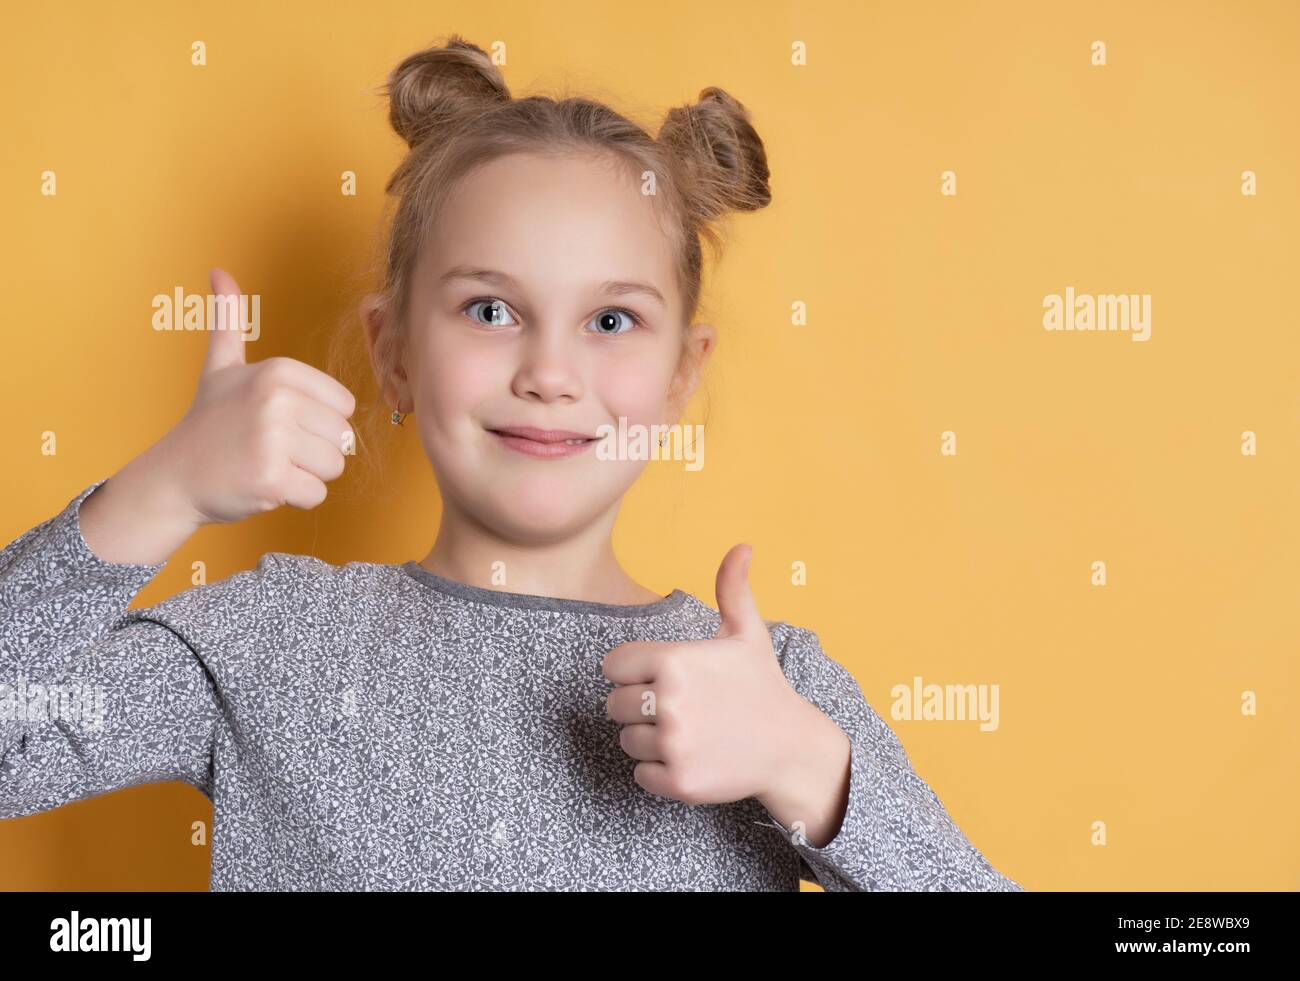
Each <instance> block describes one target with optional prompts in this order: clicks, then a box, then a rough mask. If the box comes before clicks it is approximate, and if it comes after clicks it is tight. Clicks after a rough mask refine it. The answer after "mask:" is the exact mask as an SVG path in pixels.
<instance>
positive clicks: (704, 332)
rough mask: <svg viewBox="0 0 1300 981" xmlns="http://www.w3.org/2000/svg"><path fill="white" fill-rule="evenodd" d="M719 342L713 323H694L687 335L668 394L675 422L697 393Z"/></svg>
mask: <svg viewBox="0 0 1300 981" xmlns="http://www.w3.org/2000/svg"><path fill="white" fill-rule="evenodd" d="M717 344H718V332H717V331H716V330H714V329H713V326H712V325H711V324H692V325H691V327H690V330H689V331H688V332H687V335H686V342H685V344H684V346H683V348H682V355H681V359H680V364H679V367H678V371H677V375H676V377H675V378H674V379H673V385H672V388H671V390H670V391H669V395H668V403H669V406H670V407H671V411H672V415H673V419H672V421H673V422H676V421H677V420H678V419H679V418H681V415H682V413H683V412H685V411H686V406H687V405H688V404H689V403H690V401H691V396H693V395H694V394H695V389H696V388H697V387H698V386H699V384H700V376H701V375H702V374H703V373H704V366H705V364H706V363H707V362H708V360H709V355H710V354H712V353H713V349H714V348H715V347H716V346H717Z"/></svg>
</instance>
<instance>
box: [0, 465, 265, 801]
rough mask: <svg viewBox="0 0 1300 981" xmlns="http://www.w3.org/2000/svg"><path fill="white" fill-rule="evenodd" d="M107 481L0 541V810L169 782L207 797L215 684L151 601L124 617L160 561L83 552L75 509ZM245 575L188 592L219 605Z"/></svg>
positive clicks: (217, 715)
mask: <svg viewBox="0 0 1300 981" xmlns="http://www.w3.org/2000/svg"><path fill="white" fill-rule="evenodd" d="M103 483H104V481H103V480H100V481H97V482H96V483H94V484H92V485H90V486H89V487H87V488H86V489H84V490H83V491H81V492H80V493H79V494H78V495H77V496H76V497H75V498H73V499H72V500H71V501H70V502H69V503H68V504H67V506H66V507H65V508H64V509H63V510H62V511H61V512H60V513H59V514H57V515H55V516H54V517H52V518H50V519H48V520H46V521H44V522H42V523H41V524H39V525H37V526H36V527H34V528H32V529H30V530H29V531H27V532H25V533H24V534H23V535H22V536H20V537H19V538H17V539H16V540H15V541H13V542H12V543H10V544H9V545H8V546H7V547H5V549H4V550H3V551H0V818H9V817H17V816H21V815H26V814H32V813H35V812H38V811H44V810H48V809H50V808H54V807H58V806H59V805H61V804H65V803H68V802H69V801H74V800H80V799H83V798H86V797H93V796H97V795H99V794H103V793H107V792H108V791H111V790H116V789H118V788H121V787H128V786H133V785H135V784H140V783H152V782H158V781H165V780H183V781H185V782H187V783H190V784H192V785H193V786H195V787H197V788H198V789H199V790H201V791H203V792H204V793H206V794H208V795H209V796H211V776H212V773H211V767H212V747H213V740H214V738H215V734H216V732H217V728H218V726H219V725H220V724H221V720H222V712H221V700H220V698H219V695H218V691H217V689H216V685H215V682H214V680H213V678H212V676H211V674H210V673H209V671H208V669H207V667H206V666H205V664H204V663H203V662H202V661H201V660H200V659H199V657H198V655H197V654H196V653H195V651H194V650H193V649H192V648H191V647H190V646H189V645H188V644H187V643H186V642H185V640H184V639H182V638H181V637H180V636H179V635H178V634H176V633H175V632H173V631H172V630H170V629H168V628H167V627H166V626H164V625H163V624H162V623H161V622H156V621H150V620H148V619H144V618H143V617H145V616H147V615H148V613H149V611H148V610H143V611H131V612H132V614H133V615H134V616H133V617H132V619H131V620H130V621H128V620H126V619H125V618H124V614H125V613H126V609H127V606H128V605H129V604H130V602H131V600H132V599H133V598H134V597H135V595H136V593H138V592H139V591H140V589H142V588H143V587H144V586H145V585H146V584H147V583H148V582H149V581H150V580H152V579H153V577H154V576H155V575H156V574H157V573H158V571H159V570H160V569H161V568H162V567H163V565H164V564H165V563H164V562H159V563H156V564H132V563H114V562H108V561H106V560H104V559H102V558H100V557H99V556H98V555H96V554H95V553H94V552H93V551H92V550H91V549H90V547H89V546H88V545H87V543H86V541H85V539H84V538H83V536H82V534H81V529H80V521H79V513H80V507H81V503H82V501H84V500H85V499H86V498H87V497H88V496H90V494H91V493H92V492H94V491H95V489H96V488H98V487H99V486H100V485H101V484H103ZM264 559H265V557H264ZM253 576H254V574H253V573H241V574H239V575H238V576H234V577H230V578H228V579H226V580H223V581H222V582H220V583H216V584H213V585H211V586H201V587H196V590H192V591H191V592H192V593H193V592H201V593H202V595H203V597H204V600H205V602H206V601H212V602H217V603H225V602H228V601H229V600H230V599H231V592H232V590H235V589H239V588H243V587H246V586H248V585H254V583H253V582H252V580H251V579H250V577H253ZM137 617H139V618H137ZM51 696H53V697H51Z"/></svg>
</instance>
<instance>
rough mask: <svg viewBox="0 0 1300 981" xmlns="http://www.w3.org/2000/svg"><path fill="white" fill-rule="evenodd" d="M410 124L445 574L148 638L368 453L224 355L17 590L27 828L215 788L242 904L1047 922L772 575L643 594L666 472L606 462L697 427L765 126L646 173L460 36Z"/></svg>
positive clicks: (385, 339) (628, 148) (15, 666)
mask: <svg viewBox="0 0 1300 981" xmlns="http://www.w3.org/2000/svg"><path fill="white" fill-rule="evenodd" d="M389 96H390V100H391V113H390V118H391V121H392V124H393V127H394V128H395V129H396V131H397V132H398V134H400V135H401V136H402V137H403V138H404V140H405V141H406V142H407V143H408V145H409V147H410V152H409V153H408V154H407V156H406V158H405V159H404V160H403V162H402V163H401V165H400V167H399V168H398V170H397V171H396V173H395V174H394V175H393V178H392V180H391V181H390V183H389V185H388V190H389V192H390V193H392V194H394V195H395V196H396V197H397V208H396V212H395V215H394V217H393V224H392V228H391V237H390V244H389V248H388V251H387V255H386V263H387V270H386V276H385V284H384V290H383V291H382V292H381V293H378V294H375V295H373V296H371V297H369V298H367V300H366V301H365V303H364V304H363V311H362V312H363V321H364V339H365V341H366V343H367V345H368V348H369V352H370V358H371V363H372V367H373V370H374V372H375V375H376V377H377V378H378V381H379V386H380V390H381V392H382V394H383V397H384V399H385V400H386V401H387V403H388V404H389V405H392V406H393V407H394V414H393V421H394V422H395V423H398V424H400V423H402V422H403V421H404V419H405V418H406V417H407V416H412V417H413V421H414V422H415V423H416V425H415V426H414V427H412V428H414V429H417V430H418V433H419V437H420V439H421V442H422V443H423V446H424V449H425V452H426V453H427V454H428V457H429V460H430V462H431V464H432V467H433V470H434V472H435V474H436V477H437V480H438V485H439V489H440V491H441V496H442V501H443V513H442V520H441V525H440V527H439V529H438V534H437V538H436V540H435V542H434V544H433V547H432V548H431V549H430V551H429V552H428V554H427V555H425V556H424V558H423V559H421V560H420V561H418V562H417V561H414V560H411V561H407V562H405V563H402V564H393V565H384V564H374V563H366V562H349V563H347V564H346V565H343V566H341V567H340V566H335V565H332V564H329V563H326V562H324V561H322V560H320V559H316V558H313V557H311V556H306V555H294V554H288V553H281V552H271V553H267V554H265V555H263V556H262V558H261V559H260V560H259V561H258V563H257V567H256V568H255V569H252V570H249V571H246V572H241V573H237V574H235V575H232V576H230V577H228V578H226V579H224V580H222V581H220V582H217V583H214V584H209V585H202V586H196V587H194V588H191V589H189V590H187V591H185V592H182V593H180V594H178V595H176V596H174V597H172V598H171V599H169V600H167V601H165V602H162V603H159V604H158V605H156V606H153V607H150V608H147V609H138V610H127V606H128V604H129V603H130V602H131V600H132V598H133V597H134V596H135V595H136V593H137V592H138V591H139V590H140V589H141V588H142V587H143V586H144V585H145V584H146V583H148V582H149V581H150V580H151V579H152V578H153V577H154V576H155V575H156V574H157V573H158V571H159V570H160V569H161V568H162V566H163V565H164V564H165V563H166V561H167V558H168V557H169V556H170V555H171V554H172V553H174V552H175V551H176V550H177V549H178V548H179V547H180V546H181V545H182V544H183V543H184V542H185V541H186V539H187V538H189V536H190V535H192V534H193V532H194V531H195V530H196V529H197V528H198V527H200V526H202V525H204V524H207V523H213V522H232V521H238V520H239V519H241V518H244V517H247V516H249V515H252V514H255V513H258V512H262V511H266V510H269V509H272V508H275V507H279V506H281V505H284V504H289V505H293V506H295V507H299V508H312V507H315V506H316V505H318V504H319V503H320V502H321V501H322V500H323V499H324V497H325V484H324V482H325V481H329V480H333V479H335V478H337V477H338V476H339V475H340V474H341V473H342V471H343V465H344V456H345V455H346V454H345V452H344V447H345V442H344V441H346V440H350V439H353V438H354V437H355V435H356V434H355V433H354V431H353V429H352V427H351V426H350V424H349V423H348V421H347V420H348V418H349V417H350V416H352V414H353V411H354V408H355V400H354V398H353V396H352V394H351V393H350V391H349V390H348V389H347V388H345V387H344V386H342V385H341V384H340V383H339V382H337V381H335V380H334V379H333V378H332V377H330V376H329V375H327V374H325V373H323V372H320V371H317V370H316V369H314V368H311V367H308V366H307V365H305V364H302V363H299V362H295V361H292V360H289V359H286V358H271V359H269V360H265V361H262V362H258V363H247V362H246V360H245V357H244V349H243V345H244V343H245V339H244V337H242V336H240V333H239V332H238V331H236V330H233V329H232V330H214V331H213V332H212V333H211V334H210V335H209V349H208V355H207V359H206V361H205V363H204V366H203V371H202V375H201V378H200V382H199V386H198V391H197V394H196V397H195V400H194V404H193V406H192V407H191V408H190V410H189V411H188V413H187V414H186V415H185V417H184V418H183V419H182V420H181V421H180V422H179V423H178V424H177V425H176V427H175V428H174V429H173V430H171V432H169V433H168V434H167V435H166V436H165V437H164V438H163V439H162V440H161V441H160V442H159V443H158V444H156V445H155V446H153V447H151V448H150V449H148V450H147V451H145V452H144V453H143V454H142V455H141V456H139V457H137V458H136V459H135V460H132V461H131V462H130V463H129V464H127V465H126V466H125V467H124V468H122V470H120V471H119V472H117V473H116V474H114V475H113V476H112V477H111V478H108V479H106V480H99V481H97V482H96V483H94V484H92V485H90V486H89V487H87V488H85V489H84V490H82V491H81V492H80V493H79V494H78V495H77V496H76V497H75V498H73V499H72V500H71V501H69V502H68V504H67V506H66V507H65V508H64V509H63V510H62V511H61V512H60V513H59V514H57V515H55V516H53V517H52V518H50V519H48V520H47V521H45V522H43V523H42V524H40V525H37V526H36V527H35V528H32V529H31V530H29V531H27V532H26V533H25V534H23V535H22V536H21V537H19V538H18V539H17V540H15V541H14V542H13V543H12V544H10V545H9V546H8V547H7V548H5V549H4V551H3V553H0V597H2V598H3V620H2V621H0V683H3V684H4V685H6V686H8V687H7V688H6V689H4V691H5V692H6V697H5V698H4V699H3V700H2V701H3V703H4V704H6V705H8V706H9V710H8V711H7V712H5V714H4V715H5V718H4V721H3V723H0V725H2V728H0V817H13V816H17V815H24V814H31V813H34V812H38V811H43V810H47V809H49V808H53V807H57V806H59V805H61V804H63V803H66V802H68V801H72V800H78V799H82V798H87V797H92V796H95V795H98V794H103V793H106V792H108V791H110V790H114V789H117V788H120V787H126V786H131V785H135V784H139V783H144V782H148V781H163V780H183V781H186V782H188V783H190V784H192V785H193V786H195V787H197V788H198V789H199V790H201V791H202V792H203V793H204V794H206V795H207V796H208V797H209V798H210V799H211V800H212V803H213V829H212V880H211V887H212V889H214V890H230V889H263V890H280V889H306V890H336V889H420V890H431V889H550V890H556V889H565V890H568V889H599V890H630V889H637V890H688V889H689V890H793V889H797V888H798V881H799V879H800V878H804V879H808V880H810V881H817V882H819V883H820V884H821V885H822V886H823V887H824V888H826V889H827V890H886V889H913V890H919V889H928V890H934V889H944V890H1002V891H1019V890H1020V888H1021V887H1020V886H1019V885H1018V884H1016V883H1015V882H1013V881H1012V880H1010V879H1008V878H1006V877H1004V876H1002V875H1001V874H999V873H998V872H997V871H996V870H995V869H994V868H993V867H991V866H990V865H989V863H988V862H987V861H986V860H985V859H984V858H983V856H982V855H981V854H980V853H979V851H977V850H976V848H975V847H974V846H973V845H972V844H971V843H970V842H969V841H968V840H967V839H966V837H965V836H964V835H963V834H962V833H961V831H960V830H958V828H957V827H956V826H955V825H954V824H953V822H952V821H951V820H950V818H949V817H948V815H947V813H946V812H945V810H944V808H943V806H942V805H941V803H940V801H939V799H938V798H937V797H936V796H935V794H934V793H933V791H931V790H930V788H929V787H928V786H927V785H926V783H925V782H924V781H923V780H922V779H921V778H920V777H919V776H917V774H916V773H915V772H914V771H913V769H912V767H911V765H910V763H909V760H908V757H907V755H906V753H905V752H904V750H903V748H902V746H901V744H900V743H899V741H898V739H897V737H896V736H895V735H894V733H893V732H892V731H891V730H890V729H889V727H888V726H887V725H886V724H885V723H884V722H883V721H882V720H881V718H880V717H879V716H878V715H877V714H876V713H875V712H874V711H873V710H872V709H871V707H870V706H869V705H868V704H867V703H866V701H865V700H864V698H863V696H862V692H861V689H860V688H859V687H858V684H857V683H856V681H855V680H854V679H853V677H852V675H851V674H850V673H849V672H848V671H847V670H846V669H845V668H844V667H843V666H841V665H840V664H839V663H838V662H836V661H834V660H832V659H830V658H829V657H828V656H827V655H826V654H825V653H823V651H822V650H821V647H820V645H819V643H818V639H817V636H816V634H814V633H813V632H811V631H809V630H806V629H803V628H800V627H795V626H792V625H790V624H788V623H785V622H783V621H779V622H774V621H769V620H764V619H763V618H762V617H761V616H760V615H759V612H758V610H757V608H756V606H755V603H754V599H753V596H752V594H751V593H750V590H749V586H748V583H747V573H748V563H749V550H748V548H747V547H746V546H737V547H736V548H733V549H732V550H731V551H730V552H729V553H728V554H727V556H726V558H725V559H724V560H723V562H722V565H721V568H720V569H719V571H718V576H717V602H718V610H716V611H715V610H714V609H712V608H710V607H709V606H708V605H706V604H705V603H703V602H701V601H700V600H698V599H697V598H696V597H694V596H692V595H689V594H687V593H685V592H683V591H682V590H680V589H675V590H673V591H672V592H671V593H669V594H668V595H666V596H662V595H659V594H657V593H655V592H653V591H651V590H648V589H646V588H645V587H643V586H641V585H639V584H638V583H637V582H635V581H634V580H633V579H632V578H631V576H629V575H628V574H627V573H626V572H625V571H624V570H623V569H622V568H621V567H620V565H619V563H618V561H617V559H616V558H615V555H614V550H613V547H612V544H611V535H612V529H613V525H614V520H615V516H616V514H617V512H618V507H619V504H620V502H621V499H622V496H623V494H624V493H625V492H626V491H627V489H628V488H629V486H630V485H631V484H632V482H633V481H634V480H635V478H636V477H637V475H638V474H639V472H640V471H641V469H642V468H643V467H644V465H645V460H644V459H643V458H642V457H643V455H637V454H626V453H625V454H622V456H624V457H627V458H619V454H617V453H616V454H613V457H614V458H612V459H611V458H609V457H610V455H611V454H608V453H600V452H598V449H599V447H598V446H597V437H598V436H600V435H601V434H602V433H606V432H608V431H609V430H608V429H606V428H605V427H611V428H613V429H618V427H619V426H620V424H622V425H625V426H627V427H629V428H630V427H636V426H645V427H649V426H652V425H663V426H667V425H671V424H672V423H673V422H674V421H675V420H677V419H678V418H679V417H680V415H681V413H682V411H683V410H684V407H685V406H686V404H687V402H688V400H689V399H690V397H691V394H692V393H693V392H694V390H695V387H696V383H697V381H698V379H699V375H700V372H701V370H702V367H703V364H704V362H705V360H706V358H707V356H708V354H709V353H710V352H711V351H712V348H713V345H714V342H715V335H714V331H713V330H712V328H710V327H709V326H707V325H703V324H692V322H691V321H692V318H693V315H694V313H695V312H696V308H697V301H698V295H699V289H700V279H701V268H702V249H701V240H702V239H703V240H705V241H708V242H709V243H710V244H715V245H716V242H717V239H716V235H715V233H713V232H711V230H710V228H711V226H710V223H711V222H712V221H713V220H714V219H717V218H720V217H722V216H723V215H724V214H726V213H727V212H729V211H736V210H746V211H748V210H754V209H757V208H760V207H762V206H764V205H765V204H767V203H768V201H769V200H770V194H769V189H768V170H767V163H766V158H765V155H764V151H763V146H762V143H761V142H760V140H759V138H758V136H757V135H756V133H755V132H754V130H753V128H752V127H751V125H750V122H749V118H748V115H747V113H746V111H745V109H744V107H743V106H741V105H740V104H739V103H738V102H737V101H735V100H734V99H733V98H731V97H730V96H729V95H727V94H726V93H725V92H722V91H720V90H718V89H714V88H710V89H706V90H704V92H703V93H701V96H700V101H699V102H698V103H696V104H695V105H692V106H686V107H682V108H677V109H673V110H672V111H670V112H669V113H668V114H667V117H666V119H665V120H664V123H663V125H662V127H661V129H660V131H659V133H658V135H657V137H651V136H650V135H648V134H647V133H646V132H645V131H644V130H642V129H641V128H640V127H638V126H637V125H636V124H634V123H632V122H630V121H629V120H627V119H625V118H624V117H622V116H620V115H619V114H617V113H615V112H614V111H612V110H611V109H609V108H607V107H605V106H603V105H600V104H598V103H594V102H591V101H587V100H583V99H564V100H562V101H553V100H551V99H548V98H524V99H512V97H511V96H510V94H509V92H508V90H507V88H506V85H505V82H504V81H503V79H502V77H501V75H500V73H499V72H498V70H497V68H496V67H495V66H494V65H493V63H492V62H491V60H490V59H489V58H488V57H487V56H486V55H485V54H484V52H482V51H481V50H480V49H479V48H477V47H475V46H474V45H471V44H468V43H466V42H464V41H463V40H461V39H460V38H458V37H454V36H453V37H452V38H451V39H450V40H449V41H448V42H447V43H446V44H445V46H440V47H434V48H432V49H429V50H426V51H422V52H419V53H418V54H415V55H412V56H411V57H409V58H407V59H406V60H404V61H403V62H402V63H401V64H400V65H399V66H398V67H397V68H396V69H395V70H394V71H393V73H392V75H391V76H390V78H389ZM212 287H213V292H214V293H215V294H218V295H220V296H223V297H234V296H237V295H238V287H237V286H236V284H235V283H234V281H233V280H232V279H231V278H230V277H229V276H227V275H226V274H225V273H223V272H221V271H214V273H213V277H212ZM503 572H504V575H505V582H506V583H508V584H509V590H507V589H504V588H501V585H502V580H501V578H500V576H501V574H502V573H503ZM41 686H47V687H45V688H42V687H41ZM56 691H57V692H62V693H64V697H65V698H66V697H67V693H68V692H75V693H81V694H82V695H84V694H85V693H88V692H99V693H101V694H102V697H103V702H102V713H100V714H96V715H95V716H94V717H91V718H78V719H73V720H69V719H66V718H60V717H59V715H58V713H57V712H48V711H41V710H39V706H42V705H45V706H47V707H52V706H54V705H55V704H56V701H55V699H54V698H53V697H52V695H53V693H54V692H56ZM43 693H44V694H43ZM91 701H93V700H91ZM15 709H18V711H15ZM101 716H102V717H101Z"/></svg>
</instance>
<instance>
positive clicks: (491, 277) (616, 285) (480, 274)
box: [441, 266, 668, 307]
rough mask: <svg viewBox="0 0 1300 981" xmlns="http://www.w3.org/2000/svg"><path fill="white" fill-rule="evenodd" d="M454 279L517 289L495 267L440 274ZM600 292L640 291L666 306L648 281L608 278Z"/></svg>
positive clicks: (455, 268) (514, 281)
mask: <svg viewBox="0 0 1300 981" xmlns="http://www.w3.org/2000/svg"><path fill="white" fill-rule="evenodd" d="M454 279H472V280H478V281H480V282H484V283H503V284H505V285H506V286H512V287H514V288H515V289H519V281H518V280H517V279H515V278H514V277H513V276H511V275H509V274H507V273H503V272H501V271H499V270H497V269H478V268H475V267H473V266H452V267H451V268H450V269H448V270H447V271H446V272H445V273H443V274H442V279H441V282H442V283H443V284H446V283H449V282H451V281H452V280H454ZM600 292H602V293H606V294H608V295H610V296H625V295H627V294H630V293H640V294H643V295H644V296H648V297H650V298H651V299H653V300H658V301H659V303H661V304H662V305H663V306H665V307H666V306H668V301H667V300H665V299H664V295H663V294H662V293H660V292H659V290H657V289H655V288H654V287H653V286H652V285H650V284H649V283H638V282H635V281H630V280H620V279H608V280H606V281H605V282H603V283H601V284H600Z"/></svg>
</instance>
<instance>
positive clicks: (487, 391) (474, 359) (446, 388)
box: [418, 332, 509, 419]
mask: <svg viewBox="0 0 1300 981" xmlns="http://www.w3.org/2000/svg"><path fill="white" fill-rule="evenodd" d="M447 333H448V334H451V332H447ZM419 358H420V385H419V393H418V397H419V399H420V401H421V403H422V404H423V406H424V408H425V411H426V413H429V414H432V415H433V416H435V417H437V418H443V419H446V418H448V417H450V416H463V415H464V414H465V413H466V412H467V411H468V410H471V409H473V408H475V407H476V406H479V405H482V404H483V403H484V402H487V401H490V400H491V399H492V398H493V397H495V396H497V395H498V393H500V391H501V390H502V386H504V385H508V384H509V375H508V374H505V373H504V372H505V368H504V366H503V362H502V359H501V358H500V356H499V355H496V354H494V353H493V352H492V351H490V350H487V349H486V348H485V347H484V346H483V345H481V344H479V345H476V344H466V343H463V342H458V339H457V338H456V337H455V336H447V335H442V336H437V335H435V336H434V337H432V338H430V340H429V341H428V342H427V343H426V344H425V345H424V347H423V349H422V350H421V352H420V354H419Z"/></svg>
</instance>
